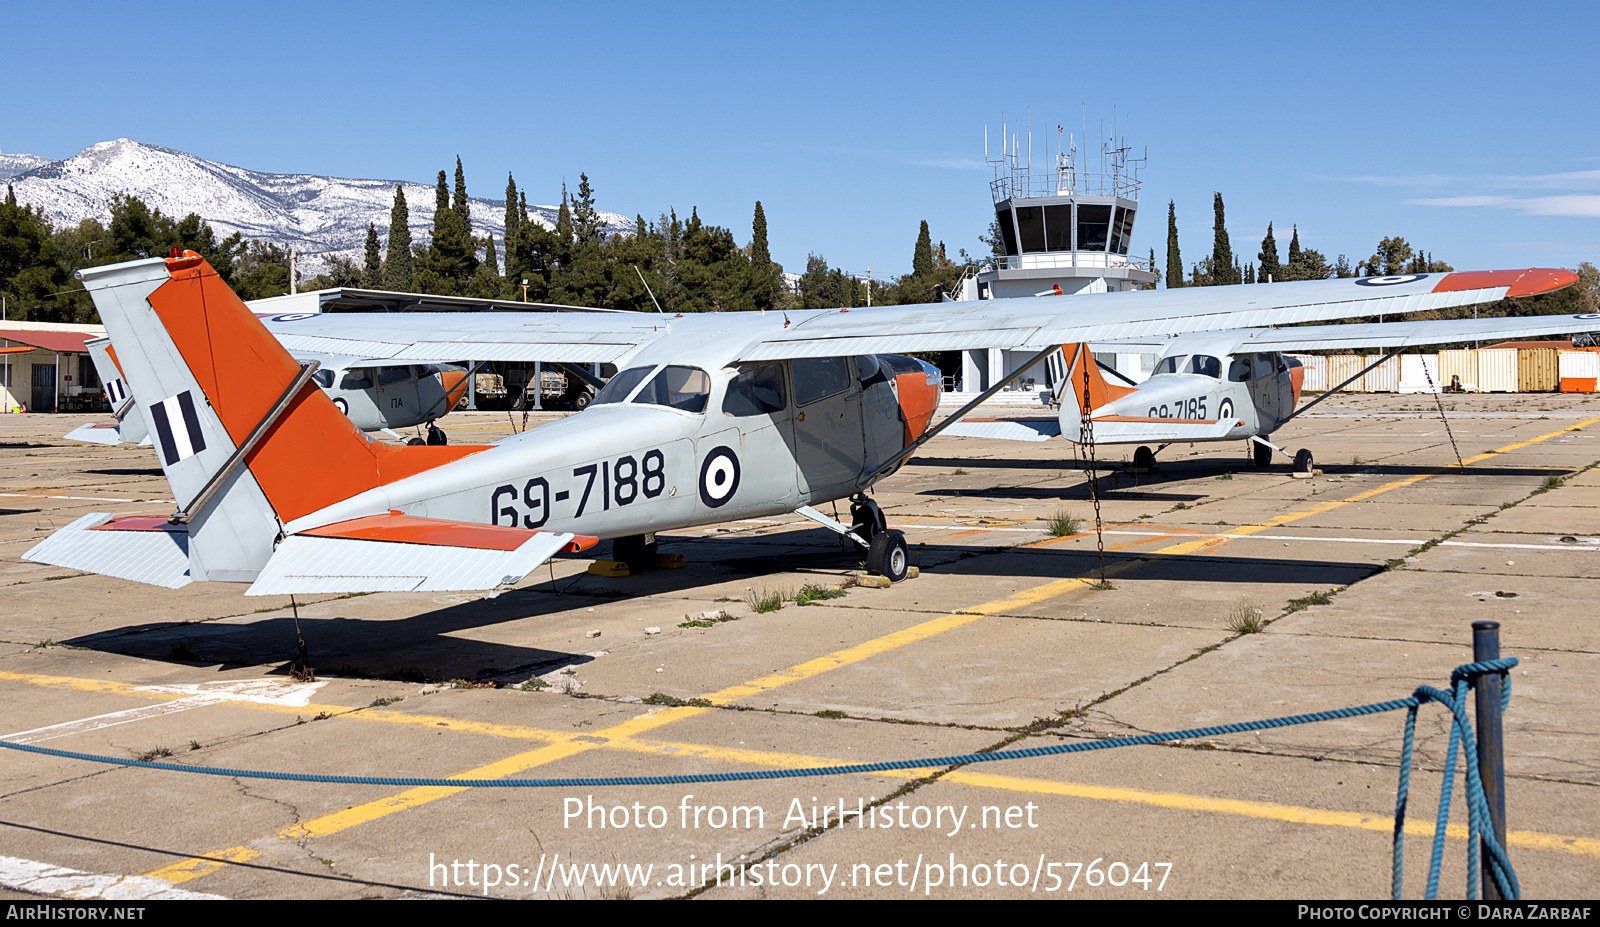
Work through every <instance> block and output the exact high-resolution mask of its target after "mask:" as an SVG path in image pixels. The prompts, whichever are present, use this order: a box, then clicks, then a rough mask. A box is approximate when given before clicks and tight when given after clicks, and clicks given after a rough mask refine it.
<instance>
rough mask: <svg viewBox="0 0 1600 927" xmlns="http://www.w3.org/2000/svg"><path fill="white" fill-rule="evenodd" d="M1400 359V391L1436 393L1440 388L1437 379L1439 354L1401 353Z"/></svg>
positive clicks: (1439, 382) (1439, 381)
mask: <svg viewBox="0 0 1600 927" xmlns="http://www.w3.org/2000/svg"><path fill="white" fill-rule="evenodd" d="M1399 360H1400V392H1402V393H1437V392H1439V391H1440V390H1441V389H1442V386H1441V384H1442V382H1443V381H1441V380H1440V379H1439V355H1437V354H1402V355H1400V357H1399Z"/></svg>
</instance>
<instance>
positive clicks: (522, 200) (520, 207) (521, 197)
mask: <svg viewBox="0 0 1600 927" xmlns="http://www.w3.org/2000/svg"><path fill="white" fill-rule="evenodd" d="M517 211H518V212H520V213H522V215H520V216H518V217H517V227H518V228H521V227H522V223H524V222H527V221H528V191H526V190H523V191H522V192H521V193H518V194H517Z"/></svg>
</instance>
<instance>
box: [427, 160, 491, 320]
mask: <svg viewBox="0 0 1600 927" xmlns="http://www.w3.org/2000/svg"><path fill="white" fill-rule="evenodd" d="M456 190H457V196H458V198H459V199H461V200H462V201H463V202H464V201H465V199H466V193H467V191H466V180H465V178H464V177H463V176H462V174H461V167H460V159H459V158H457V159H456ZM433 198H434V205H435V207H436V208H435V209H434V213H433V240H432V241H431V242H430V243H429V245H428V260H427V267H426V268H425V270H426V271H427V272H428V275H429V276H428V279H427V284H426V285H427V287H428V291H429V292H438V293H441V294H443V295H447V296H448V295H455V294H457V293H461V292H463V291H464V288H465V287H466V284H467V282H468V281H469V280H471V279H472V276H473V274H474V272H475V271H477V269H478V256H477V250H478V245H477V242H475V241H473V239H472V231H471V228H470V227H469V226H468V224H467V218H466V216H464V215H462V214H461V213H460V212H459V211H457V210H456V208H455V207H454V206H452V205H451V204H450V190H449V188H448V187H446V186H445V173H444V171H440V172H439V181H438V184H437V186H436V187H435V188H434V191H433Z"/></svg>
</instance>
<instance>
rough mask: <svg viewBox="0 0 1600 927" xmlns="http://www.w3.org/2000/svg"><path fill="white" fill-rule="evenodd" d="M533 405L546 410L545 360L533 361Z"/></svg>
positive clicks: (540, 409) (541, 410)
mask: <svg viewBox="0 0 1600 927" xmlns="http://www.w3.org/2000/svg"><path fill="white" fill-rule="evenodd" d="M533 407H534V408H535V409H537V410H539V411H540V412H543V411H544V361H534V362H533Z"/></svg>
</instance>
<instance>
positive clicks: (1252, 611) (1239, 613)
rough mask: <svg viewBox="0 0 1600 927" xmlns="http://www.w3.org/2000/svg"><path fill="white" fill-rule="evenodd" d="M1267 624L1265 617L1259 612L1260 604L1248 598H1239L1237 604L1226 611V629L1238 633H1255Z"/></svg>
mask: <svg viewBox="0 0 1600 927" xmlns="http://www.w3.org/2000/svg"><path fill="white" fill-rule="evenodd" d="M1266 626H1267V620H1266V617H1265V616H1264V615H1263V614H1262V612H1261V606H1259V605H1256V604H1255V603H1254V602H1251V601H1250V600H1249V599H1240V600H1239V604H1238V605H1235V606H1234V607H1233V611H1231V612H1229V613H1228V629H1229V630H1230V631H1234V632H1237V633H1239V634H1255V633H1257V632H1259V631H1260V630H1261V629H1262V628H1265V627H1266Z"/></svg>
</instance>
